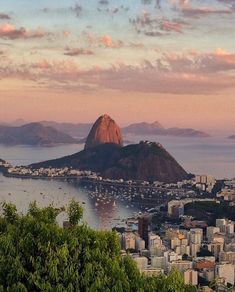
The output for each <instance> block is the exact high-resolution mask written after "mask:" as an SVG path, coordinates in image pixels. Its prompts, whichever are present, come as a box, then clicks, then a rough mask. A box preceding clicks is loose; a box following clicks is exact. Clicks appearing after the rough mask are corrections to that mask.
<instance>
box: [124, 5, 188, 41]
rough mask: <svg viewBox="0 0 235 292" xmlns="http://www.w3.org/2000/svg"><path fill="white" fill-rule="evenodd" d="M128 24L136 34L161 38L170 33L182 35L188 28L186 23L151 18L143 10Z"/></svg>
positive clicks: (151, 16) (149, 14) (162, 18)
mask: <svg viewBox="0 0 235 292" xmlns="http://www.w3.org/2000/svg"><path fill="white" fill-rule="evenodd" d="M129 22H130V23H131V24H132V26H133V27H134V29H135V31H136V32H137V33H142V34H145V35H147V36H162V35H165V34H166V33H172V32H176V33H182V32H183V30H184V29H185V28H190V25H189V24H188V23H187V22H186V21H183V20H180V19H173V20H170V19H167V18H164V17H157V16H156V15H154V16H153V15H152V14H151V13H150V12H148V11H145V10H144V11H142V13H141V14H140V15H138V16H136V17H135V18H132V19H130V20H129Z"/></svg>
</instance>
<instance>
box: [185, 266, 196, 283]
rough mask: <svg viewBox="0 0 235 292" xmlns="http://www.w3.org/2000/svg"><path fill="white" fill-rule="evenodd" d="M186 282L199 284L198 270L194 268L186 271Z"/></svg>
mask: <svg viewBox="0 0 235 292" xmlns="http://www.w3.org/2000/svg"><path fill="white" fill-rule="evenodd" d="M184 283H185V284H186V285H193V286H196V285H198V272H197V271H194V270H186V271H184Z"/></svg>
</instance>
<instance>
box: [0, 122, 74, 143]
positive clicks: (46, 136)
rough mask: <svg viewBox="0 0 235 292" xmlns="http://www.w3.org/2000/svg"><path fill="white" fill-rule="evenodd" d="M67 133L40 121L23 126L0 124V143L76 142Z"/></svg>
mask: <svg viewBox="0 0 235 292" xmlns="http://www.w3.org/2000/svg"><path fill="white" fill-rule="evenodd" d="M76 142H77V140H76V139H74V138H73V137H71V136H69V135H68V134H65V133H62V132H60V131H58V130H56V129H54V128H52V127H46V126H44V125H42V124H40V123H30V124H26V125H23V126H3V125H2V126H0V143H1V144H6V145H32V146H36V145H46V146H53V145H57V144H70V143H76Z"/></svg>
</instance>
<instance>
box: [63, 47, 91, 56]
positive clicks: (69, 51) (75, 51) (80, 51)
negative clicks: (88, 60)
mask: <svg viewBox="0 0 235 292" xmlns="http://www.w3.org/2000/svg"><path fill="white" fill-rule="evenodd" d="M64 55H66V56H71V57H74V56H81V55H94V52H93V51H92V50H89V49H84V48H69V47H67V48H66V49H65V53H64Z"/></svg>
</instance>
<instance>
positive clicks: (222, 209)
mask: <svg viewBox="0 0 235 292" xmlns="http://www.w3.org/2000/svg"><path fill="white" fill-rule="evenodd" d="M184 211H185V214H186V215H190V216H193V217H195V218H196V219H198V220H204V221H206V222H207V223H208V225H215V222H216V219H217V218H227V219H229V220H233V221H234V220H235V207H234V206H229V202H220V203H216V202H210V201H207V202H193V203H189V204H186V205H185V206H184Z"/></svg>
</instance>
